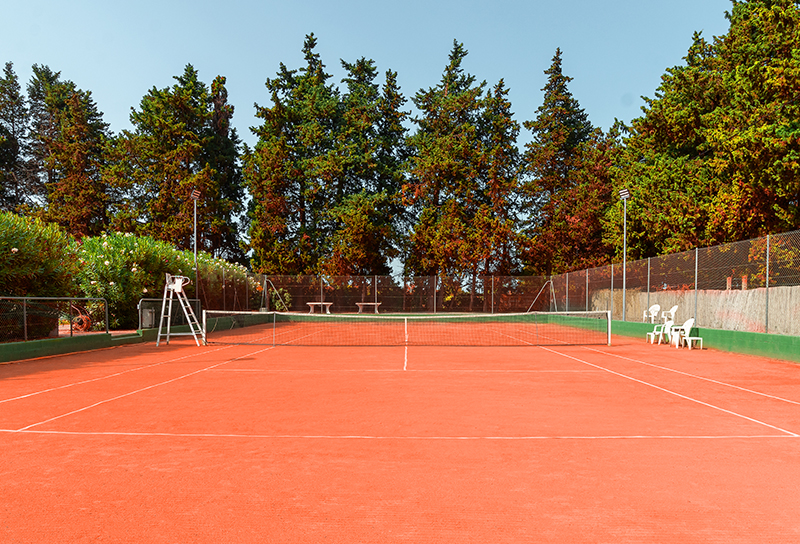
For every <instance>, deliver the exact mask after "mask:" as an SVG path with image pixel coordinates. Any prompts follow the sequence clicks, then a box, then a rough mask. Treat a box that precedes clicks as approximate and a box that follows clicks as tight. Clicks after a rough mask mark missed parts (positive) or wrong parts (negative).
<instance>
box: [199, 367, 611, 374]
mask: <svg viewBox="0 0 800 544" xmlns="http://www.w3.org/2000/svg"><path fill="white" fill-rule="evenodd" d="M406 371H407V372H416V373H425V372H427V373H431V372H440V373H444V374H449V373H453V374H597V373H600V372H603V371H602V370H597V369H593V370H531V369H496V368H495V369H466V368H464V369H460V368H449V369H448V368H441V369H436V368H423V369H419V370H407V369H405V368H403V370H400V369H397V368H338V369H325V368H213V369H210V370H209V372H298V373H303V372H306V373H308V372H313V373H331V374H335V373H337V372H406Z"/></svg>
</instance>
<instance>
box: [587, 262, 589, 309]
mask: <svg viewBox="0 0 800 544" xmlns="http://www.w3.org/2000/svg"><path fill="white" fill-rule="evenodd" d="M586 311H587V312H588V311H589V269H588V268H587V269H586Z"/></svg>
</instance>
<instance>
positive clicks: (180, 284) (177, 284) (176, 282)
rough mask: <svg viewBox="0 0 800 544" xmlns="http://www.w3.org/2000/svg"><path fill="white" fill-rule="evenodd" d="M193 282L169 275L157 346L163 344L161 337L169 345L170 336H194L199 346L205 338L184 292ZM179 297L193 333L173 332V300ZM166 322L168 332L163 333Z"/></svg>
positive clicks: (162, 305) (162, 306)
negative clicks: (201, 339)
mask: <svg viewBox="0 0 800 544" xmlns="http://www.w3.org/2000/svg"><path fill="white" fill-rule="evenodd" d="M191 281H192V280H190V279H189V278H187V277H186V276H173V275H172V274H167V283H166V284H165V285H164V299H163V300H162V302H161V320H160V322H159V324H158V337H157V338H156V346H158V345H160V344H161V337H162V336H163V337H164V338H165V339H166V341H167V344H169V337H170V336H192V337H194V341H195V343H196V344H197V345H198V346H199V345H200V339H199V338H198V337H200V338H202V337H203V328H202V327H201V326H200V322H199V321H198V320H197V316H196V315H195V313H194V309H193V308H192V305H191V304H190V303H189V298H188V297H187V296H186V291H184V289H183V288H184V287H185V286H187V285H189V284H190V283H191ZM176 297H177V299H178V304H179V305H180V307H181V308H182V309H183V315H184V316H185V317H186V322H187V323H188V324H189V330H190V331H191V332H171V331H170V329H171V326H172V309H173V304H172V302H173V300H174V299H175V298H176ZM167 301H169V305H167ZM165 320H166V332H162V330H164V328H165V327H164V325H165Z"/></svg>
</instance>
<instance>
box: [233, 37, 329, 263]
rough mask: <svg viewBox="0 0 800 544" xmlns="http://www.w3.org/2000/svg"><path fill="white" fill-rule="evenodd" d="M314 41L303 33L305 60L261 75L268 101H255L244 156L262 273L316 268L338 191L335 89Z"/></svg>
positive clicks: (252, 237)
mask: <svg viewBox="0 0 800 544" xmlns="http://www.w3.org/2000/svg"><path fill="white" fill-rule="evenodd" d="M316 44H317V40H316V38H315V37H314V35H313V34H311V35H309V36H306V39H305V42H304V44H303V53H304V57H305V61H306V64H305V66H304V67H303V68H300V69H299V70H289V69H287V68H286V66H285V65H284V64H283V63H281V65H280V69H279V71H278V73H277V75H276V77H275V78H273V79H268V80H267V82H266V86H267V89H268V91H269V92H270V98H271V100H272V106H271V107H257V111H256V116H257V117H258V118H260V119H261V120H262V124H261V126H259V127H257V128H255V129H254V130H253V132H254V134H255V135H256V136H258V143H257V144H256V146H255V149H253V150H252V151H251V152H250V153H248V154H247V155H246V156H245V170H244V172H245V183H246V184H247V187H248V189H249V191H250V194H251V195H252V198H253V205H252V208H251V210H250V233H249V234H250V246H251V248H252V250H253V259H252V263H253V269H254V270H257V271H259V272H263V273H267V274H311V273H316V272H319V270H320V265H321V259H322V257H323V256H324V255H326V254H327V252H328V250H327V248H326V244H327V239H328V235H329V234H330V219H331V218H330V215H329V214H328V210H329V209H330V208H331V206H332V205H335V203H336V201H337V200H336V196H337V194H343V193H344V185H343V183H344V182H345V179H344V178H343V176H342V164H341V157H337V156H336V154H335V138H336V128H337V126H338V124H339V122H340V107H339V94H338V92H337V91H336V89H334V87H333V86H332V85H331V84H330V83H329V82H328V80H329V79H330V77H331V76H330V75H329V74H327V73H326V72H325V65H324V64H323V63H322V60H321V58H320V56H319V54H318V53H316V52H315V47H316Z"/></svg>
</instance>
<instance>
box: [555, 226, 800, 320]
mask: <svg viewBox="0 0 800 544" xmlns="http://www.w3.org/2000/svg"><path fill="white" fill-rule="evenodd" d="M623 276H624V277H623ZM553 287H554V289H555V297H554V308H553V309H566V310H582V309H588V310H610V311H611V312H612V318H613V319H617V320H621V319H623V315H624V319H625V320H626V321H642V319H643V315H644V312H645V311H646V310H647V309H648V308H650V307H651V306H653V305H655V304H658V305H659V306H660V307H661V311H664V310H668V309H670V308H672V307H673V306H678V310H677V312H676V315H675V321H676V322H679V323H682V322H683V321H685V320H686V319H688V318H690V317H694V318H695V323H696V324H697V326H700V327H705V328H711V329H725V330H734V331H749V332H769V333H773V334H783V335H792V336H800V231H794V232H789V233H785V234H777V235H771V236H767V237H765V238H757V239H753V240H746V241H743V242H735V243H730V244H723V245H719V246H714V247H709V248H702V249H695V250H692V251H686V252H682V253H675V254H672V255H664V256H662V257H653V258H650V259H643V260H639V261H634V262H630V263H627V264H626V266H624V267H623V265H621V264H614V265H609V266H605V267H601V268H596V269H592V270H585V271H578V272H570V273H568V274H562V275H560V276H555V277H553ZM623 300H624V311H623Z"/></svg>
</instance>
